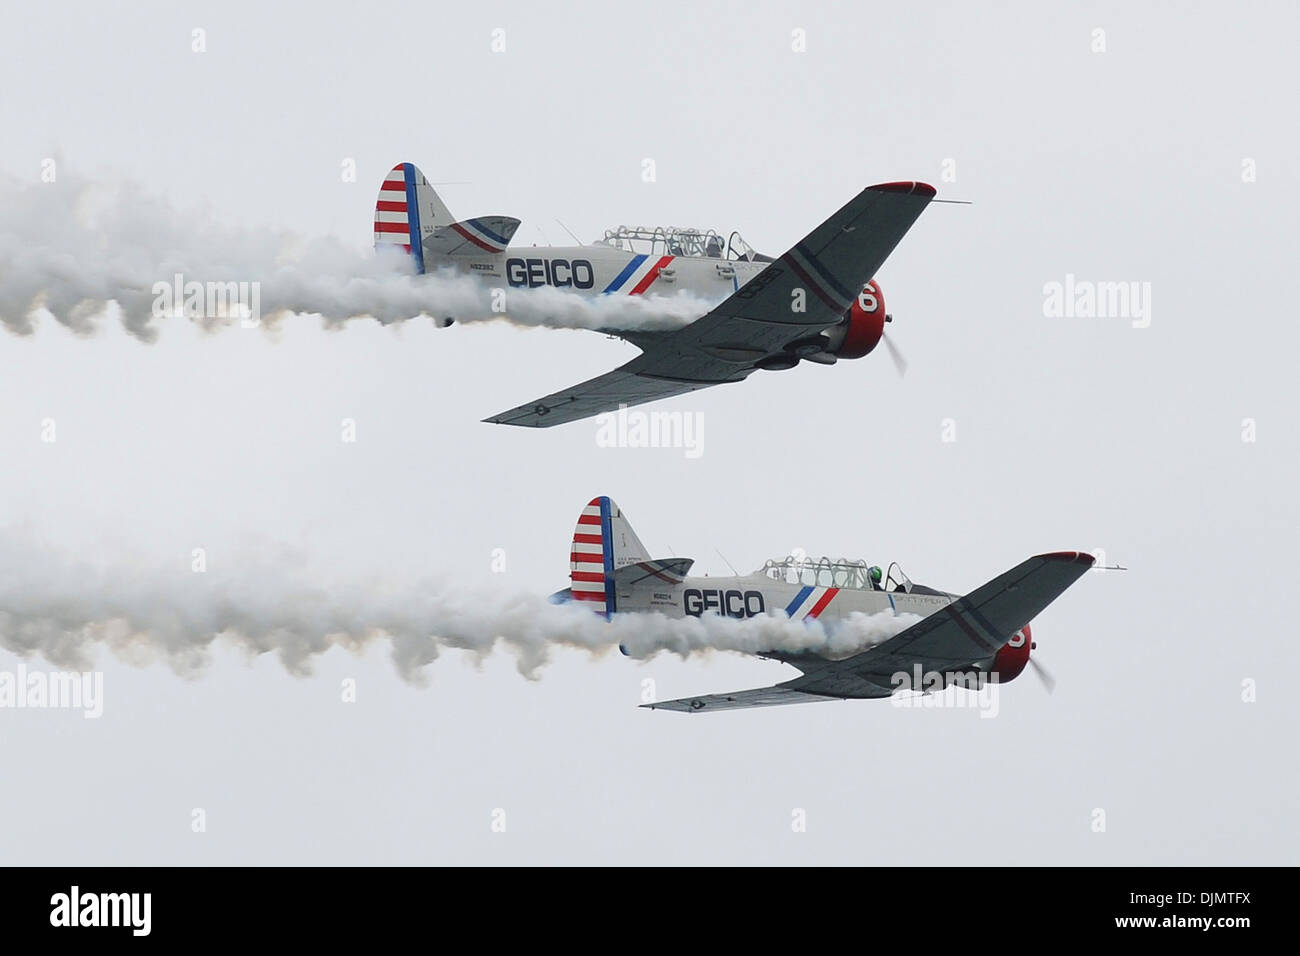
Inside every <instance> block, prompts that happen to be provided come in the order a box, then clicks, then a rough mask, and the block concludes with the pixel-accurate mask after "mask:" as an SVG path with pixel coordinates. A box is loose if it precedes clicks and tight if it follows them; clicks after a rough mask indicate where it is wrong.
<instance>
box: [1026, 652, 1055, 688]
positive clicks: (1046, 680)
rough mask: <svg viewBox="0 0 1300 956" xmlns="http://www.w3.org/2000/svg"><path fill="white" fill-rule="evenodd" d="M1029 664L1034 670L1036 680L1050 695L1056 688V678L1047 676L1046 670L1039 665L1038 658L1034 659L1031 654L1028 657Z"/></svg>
mask: <svg viewBox="0 0 1300 956" xmlns="http://www.w3.org/2000/svg"><path fill="white" fill-rule="evenodd" d="M1029 663H1030V665H1031V666H1032V667H1033V668H1034V673H1035V674H1037V675H1038V679H1039V680H1040V681H1042V682H1043V686H1044V687H1046V688H1047V692H1048V693H1049V694H1050V693H1051V692H1052V690H1053V688H1055V687H1056V678H1054V677H1053V676H1052V675H1051V674H1049V673H1048V672H1047V668H1046V667H1044V666H1043V665H1042V664H1040V663H1039V662H1038V658H1037V657H1034V656H1033V655H1032V654H1031V655H1030V656H1029Z"/></svg>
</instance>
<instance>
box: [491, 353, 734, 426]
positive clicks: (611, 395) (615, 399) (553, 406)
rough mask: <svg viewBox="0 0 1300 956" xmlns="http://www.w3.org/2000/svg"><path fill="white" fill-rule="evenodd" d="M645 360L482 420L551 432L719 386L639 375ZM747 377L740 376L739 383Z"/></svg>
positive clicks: (636, 360) (635, 360)
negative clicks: (622, 407)
mask: <svg viewBox="0 0 1300 956" xmlns="http://www.w3.org/2000/svg"><path fill="white" fill-rule="evenodd" d="M642 358H645V356H640V357H638V358H637V359H634V360H633V361H631V362H629V363H628V364H627V365H624V366H622V367H620V368H616V369H614V371H612V372H606V373H605V374H604V375H598V376H596V377H595V378H593V379H589V380H587V381H585V382H583V383H582V384H581V385H574V386H573V387H572V388H566V389H564V390H563V391H559V392H552V393H551V394H550V395H547V396H545V397H543V398H539V399H535V400H534V401H531V402H529V403H528V404H526V405H520V406H519V407H518V408H512V409H510V410H509V411H508V412H502V413H501V414H499V415H493V416H492V417H491V418H485V419H483V420H484V421H487V422H494V423H496V424H498V425H528V426H531V427H533V428H549V427H550V426H551V425H563V424H564V423H565V422H576V421H578V420H580V419H583V418H590V417H591V416H592V415H599V414H600V413H601V412H609V411H615V410H617V409H618V407H619V406H620V405H642V404H644V403H646V402H653V401H655V400H657V399H660V398H669V397H671V396H673V395H682V394H684V393H686V392H693V391H695V390H696V389H700V388H707V387H708V386H710V385H716V384H718V383H717V382H694V381H678V380H675V379H667V378H656V377H655V376H653V375H640V374H638V373H637V372H636V371H635V370H633V366H634V365H636V363H637V362H638V361H640V360H641V359H642ZM745 374H746V375H747V374H749V373H748V372H746V373H745ZM744 377H745V376H744V375H741V376H740V377H739V378H737V379H736V381H739V380H740V379H742V378H744Z"/></svg>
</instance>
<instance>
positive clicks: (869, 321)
mask: <svg viewBox="0 0 1300 956" xmlns="http://www.w3.org/2000/svg"><path fill="white" fill-rule="evenodd" d="M827 334H828V335H829V336H830V342H829V343H828V344H827V346H826V351H827V352H829V353H830V354H831V355H834V356H835V357H836V358H843V359H856V358H862V357H863V356H864V355H869V354H870V353H871V351H872V349H874V348H875V347H876V346H877V345H879V344H880V339H881V337H882V336H884V334H885V297H884V296H883V295H882V294H881V292H880V286H879V285H878V284H877V283H876V282H874V281H872V282H868V283H867V284H866V285H864V286H863V287H862V291H861V292H859V293H858V297H857V298H856V299H854V300H853V304H852V305H851V306H849V310H848V311H847V312H845V313H844V321H842V322H841V323H840V324H839V325H837V326H835V327H834V328H832V329H829V330H828V331H827Z"/></svg>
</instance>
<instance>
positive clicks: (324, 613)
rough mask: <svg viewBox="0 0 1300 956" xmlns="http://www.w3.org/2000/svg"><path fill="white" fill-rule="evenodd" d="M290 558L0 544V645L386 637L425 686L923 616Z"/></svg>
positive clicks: (85, 662)
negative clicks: (714, 608) (558, 586)
mask: <svg viewBox="0 0 1300 956" xmlns="http://www.w3.org/2000/svg"><path fill="white" fill-rule="evenodd" d="M294 566H296V562H293V561H291V560H283V559H282V560H276V561H271V562H263V563H255V562H241V563H240V565H239V568H240V570H239V571H238V572H229V573H225V574H219V573H217V572H213V571H206V572H204V573H194V572H193V571H192V570H191V569H190V568H189V567H188V566H186V567H183V568H173V569H171V570H167V569H156V568H155V569H152V570H149V571H148V572H147V573H146V570H145V569H144V568H139V569H137V570H134V571H133V570H130V569H129V568H128V567H125V566H113V567H98V566H92V565H89V564H85V563H81V562H76V561H72V560H68V559H66V558H63V557H60V556H58V555H57V554H55V553H53V552H51V551H49V550H48V549H44V548H42V547H40V546H38V545H36V544H34V543H33V542H31V541H27V540H18V539H16V538H15V537H13V536H0V568H3V569H4V573H3V574H0V646H3V647H4V648H5V649H7V650H10V651H13V652H15V653H18V654H20V655H23V656H27V655H39V656H41V657H44V658H45V659H46V660H48V661H49V662H50V663H52V664H54V665H55V666H59V667H65V668H69V669H75V670H87V669H90V668H91V666H92V664H93V661H94V659H95V654H96V649H97V648H98V647H100V646H103V647H107V648H109V649H111V650H112V651H113V652H114V653H116V654H117V655H118V656H120V657H122V658H123V659H125V660H128V661H131V662H133V663H141V664H144V663H150V662H153V661H156V660H162V661H164V662H165V663H167V664H168V665H169V666H171V667H172V669H173V670H175V671H177V672H178V673H181V674H183V675H187V676H194V675H197V674H199V673H201V672H202V671H203V669H204V668H205V667H206V665H207V663H208V661H209V659H210V655H211V651H212V647H213V644H214V643H216V642H223V643H229V644H233V645H234V646H236V647H239V648H242V649H243V650H244V651H246V652H247V653H248V654H249V655H252V656H256V655H261V654H268V653H273V654H275V655H276V656H277V657H279V659H280V660H281V662H282V663H283V664H284V666H285V667H286V668H287V669H288V670H289V671H290V672H291V673H293V674H297V675H306V674H310V673H311V671H312V665H313V662H314V660H315V659H316V658H317V657H318V656H319V655H321V654H324V653H325V652H327V651H329V650H330V649H331V648H334V647H343V648H347V649H351V650H354V651H359V650H361V649H362V648H364V647H366V646H368V645H369V644H371V643H372V642H375V641H386V642H387V643H388V644H389V646H390V648H391V653H392V657H393V660H394V663H395V664H396V666H397V669H398V671H399V672H400V674H401V675H402V677H403V678H405V679H406V680H409V681H412V682H415V683H421V682H422V680H423V670H424V668H425V667H426V666H427V665H429V664H431V663H432V662H433V661H434V660H436V659H437V657H438V655H439V654H440V653H441V652H442V651H443V650H444V649H448V648H459V649H463V650H466V651H470V652H472V653H474V654H477V655H481V656H486V655H488V654H490V653H492V652H493V651H495V650H497V649H502V650H505V651H507V652H509V653H511V654H513V655H514V656H515V657H516V658H517V661H518V668H519V671H520V672H521V673H522V674H524V675H525V676H527V677H529V678H535V677H537V676H538V672H539V669H540V668H541V667H542V666H543V665H544V664H545V663H546V661H547V660H548V658H549V655H550V654H551V652H552V651H553V650H554V649H556V648H562V647H567V648H578V649H581V650H585V651H588V652H591V653H592V654H601V653H604V652H606V651H608V650H610V649H611V648H615V647H618V646H620V645H622V646H623V647H624V648H626V650H627V652H628V653H629V654H630V655H631V656H632V657H636V658H647V657H651V656H653V655H655V654H657V653H660V652H665V651H666V652H670V653H673V654H677V655H680V656H682V657H688V656H691V655H694V654H699V653H704V652H708V651H720V650H729V651H741V652H748V653H756V652H761V651H770V650H782V651H791V652H793V651H800V650H814V651H818V652H820V653H823V654H826V655H828V656H832V657H843V656H847V655H848V654H850V653H852V652H854V651H857V650H860V649H862V648H865V647H867V646H869V645H871V644H875V643H878V642H880V641H882V640H884V639H886V638H888V637H891V636H892V635H894V634H896V633H898V632H899V631H901V630H903V629H904V628H905V627H907V626H909V625H910V624H912V623H914V622H915V621H917V620H919V618H918V617H917V616H916V615H911V614H904V615H898V616H894V615H892V614H890V613H888V612H886V613H884V614H877V615H865V614H854V615H851V616H849V617H848V618H846V619H845V620H843V621H841V622H838V623H836V624H831V625H823V624H822V623H821V622H811V623H805V622H801V621H791V620H789V619H787V618H785V617H784V616H779V615H778V616H761V617H756V618H749V619H745V620H735V619H731V618H723V617H717V616H715V615H709V616H706V617H700V618H693V617H692V618H684V619H675V618H668V617H666V616H664V615H662V614H657V613H656V614H622V615H615V616H614V618H613V619H612V620H610V621H606V620H605V619H604V618H602V617H599V616H597V615H595V614H593V613H592V612H591V611H590V610H588V609H586V608H585V607H582V606H580V605H577V604H564V605H554V604H551V603H549V601H548V600H547V599H546V598H545V597H543V596H541V595H537V594H532V593H521V592H508V591H505V590H497V589H492V588H485V587H481V586H480V587H472V586H468V587H467V586H466V585H465V584H464V583H458V582H454V581H450V580H429V581H423V582H418V583H413V584H395V583H393V582H391V581H382V580H352V581H340V580H337V579H329V580H325V579H321V580H305V579H304V575H303V574H302V573H301V572H292V571H290V570H288V569H289V568H290V567H294Z"/></svg>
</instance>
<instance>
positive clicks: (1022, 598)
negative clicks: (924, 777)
mask: <svg viewBox="0 0 1300 956" xmlns="http://www.w3.org/2000/svg"><path fill="white" fill-rule="evenodd" d="M1095 560H1096V559H1095V558H1093V556H1092V555H1091V554H1086V553H1083V552H1079V551H1059V552H1056V553H1053V554H1040V555H1038V556H1036V557H1033V558H1030V559H1029V560H1027V561H1022V562H1021V563H1020V564H1018V565H1016V566H1015V567H1014V568H1012V569H1011V570H1010V571H1007V572H1005V573H1004V574H1000V575H998V576H997V577H996V578H994V579H993V580H992V581H990V582H988V583H987V584H985V585H982V586H981V587H978V588H976V589H975V590H974V591H972V592H971V593H970V594H967V595H966V596H965V597H961V598H958V599H957V600H955V601H953V602H952V603H951V604H949V605H948V606H946V607H944V608H942V609H941V610H938V611H935V612H934V613H933V614H931V615H930V616H929V617H927V618H925V619H924V620H922V621H919V622H917V623H916V624H913V625H912V626H911V627H909V628H908V629H907V630H905V631H902V632H900V633H898V634H895V635H894V636H893V637H891V638H890V639H889V640H887V641H884V642H882V643H880V644H877V645H876V646H875V647H871V648H868V649H867V650H865V651H863V652H862V653H860V654H855V655H854V656H853V657H849V658H846V659H844V660H840V661H819V662H818V664H816V665H815V666H808V664H807V662H806V661H801V662H800V663H799V666H800V667H801V668H805V667H806V668H807V669H806V670H805V673H804V676H803V677H799V678H796V679H795V680H793V681H790V686H791V687H795V688H800V689H804V690H808V691H810V692H815V693H822V694H838V693H840V692H841V691H842V690H852V689H853V688H854V687H856V686H857V685H858V683H860V682H861V681H864V680H865V681H869V682H871V683H873V684H877V685H880V686H883V687H888V688H892V687H893V681H892V678H893V676H894V675H895V674H899V673H903V672H906V673H911V672H912V671H913V669H914V668H915V667H917V666H919V667H920V668H921V670H922V671H923V672H931V671H937V672H940V673H942V672H945V671H948V670H964V669H966V668H969V667H970V666H971V665H972V664H974V663H975V662H977V661H986V660H988V659H989V658H991V657H993V656H994V655H996V654H997V652H998V651H999V650H1001V649H1002V647H1003V645H1004V644H1006V643H1007V642H1008V641H1010V640H1011V638H1012V637H1013V636H1015V633H1016V632H1017V631H1018V630H1020V629H1021V628H1022V627H1024V626H1025V625H1026V624H1028V623H1029V622H1030V621H1032V620H1033V619H1034V618H1035V617H1037V616H1038V614H1039V613H1041V612H1042V610H1043V608H1045V607H1047V605H1049V604H1051V603H1052V602H1053V601H1055V600H1056V599H1057V598H1058V597H1060V596H1061V594H1063V593H1064V592H1065V589H1066V588H1068V587H1069V586H1070V585H1071V584H1073V583H1074V582H1075V581H1077V580H1079V578H1080V577H1082V576H1083V575H1084V574H1085V573H1086V572H1087V571H1088V569H1089V568H1091V567H1092V565H1093V562H1094V561H1095Z"/></svg>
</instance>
